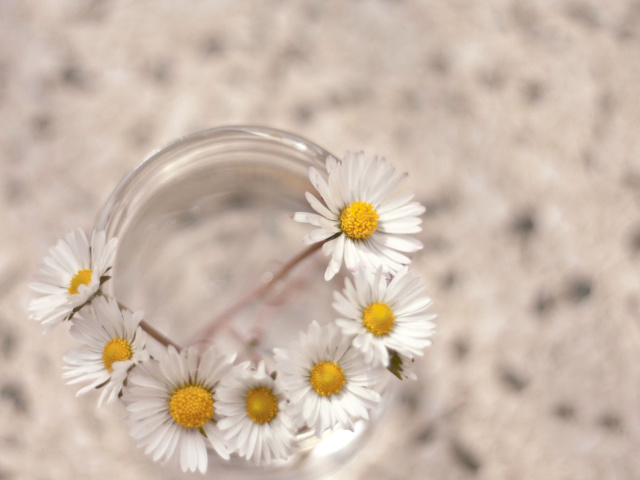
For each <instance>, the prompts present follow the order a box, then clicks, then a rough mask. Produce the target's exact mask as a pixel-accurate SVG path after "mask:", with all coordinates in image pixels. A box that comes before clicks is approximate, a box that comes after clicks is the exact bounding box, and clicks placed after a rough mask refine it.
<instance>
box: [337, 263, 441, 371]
mask: <svg viewBox="0 0 640 480" xmlns="http://www.w3.org/2000/svg"><path fill="white" fill-rule="evenodd" d="M354 281H355V285H354V283H352V282H351V280H350V279H349V278H347V279H346V281H345V289H344V290H343V292H342V293H339V292H334V293H333V297H334V300H335V301H334V303H333V308H335V309H336V310H337V311H338V312H339V313H340V314H342V315H344V318H339V319H337V320H336V323H337V324H338V326H339V327H340V328H341V329H342V331H343V332H344V333H345V334H346V335H354V336H355V338H354V339H353V345H354V346H355V347H356V348H359V349H360V350H362V351H363V352H364V354H365V357H366V360H367V362H371V361H379V362H382V363H383V364H384V365H385V366H387V365H389V352H390V351H392V352H397V353H398V354H399V355H400V356H401V357H407V359H408V360H412V359H413V358H414V357H415V356H419V355H422V354H423V352H424V349H425V348H426V347H427V346H428V345H430V344H431V340H430V339H429V337H431V336H432V335H433V334H434V332H435V325H434V324H433V322H432V320H433V319H434V318H435V317H436V315H435V314H433V313H426V312H425V310H426V309H427V308H428V307H429V306H430V305H431V298H429V297H428V296H426V295H425V294H424V290H425V287H424V285H423V284H422V283H421V282H420V279H419V278H418V276H417V275H416V274H415V273H414V272H413V271H412V270H408V269H407V267H404V268H403V269H401V270H400V271H399V272H398V273H397V275H396V276H395V277H393V279H391V281H390V282H388V281H387V279H385V278H384V277H383V275H382V272H381V271H380V270H378V271H377V272H376V274H375V275H371V274H368V273H366V272H364V271H362V270H358V271H357V272H356V274H355V275H354ZM403 363H404V362H403Z"/></svg>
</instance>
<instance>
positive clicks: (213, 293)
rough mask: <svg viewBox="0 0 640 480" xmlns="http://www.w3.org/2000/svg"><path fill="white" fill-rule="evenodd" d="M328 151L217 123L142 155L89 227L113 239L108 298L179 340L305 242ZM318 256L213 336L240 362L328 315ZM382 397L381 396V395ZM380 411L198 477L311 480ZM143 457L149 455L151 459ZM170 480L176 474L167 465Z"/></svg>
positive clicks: (337, 460) (213, 460)
mask: <svg viewBox="0 0 640 480" xmlns="http://www.w3.org/2000/svg"><path fill="white" fill-rule="evenodd" d="M328 155H329V152H327V151H326V150H324V149H323V148H321V147H319V146H317V145H315V144H313V143H311V142H309V141H307V140H305V139H303V138H300V137H297V136H295V135H292V134H289V133H286V132H282V131H278V130H274V129H270V128H263V127H251V126H241V127H221V128H214V129H211V130H206V131H202V132H198V133H195V134H193V135H189V136H186V137H183V138H181V139H179V140H177V141H175V142H173V143H170V144H168V145H166V146H164V147H162V148H160V149H158V150H156V151H155V152H153V153H152V154H151V155H149V157H147V158H146V159H145V160H144V161H143V162H142V163H141V164H140V165H139V166H138V167H137V168H136V169H135V170H134V171H133V172H131V174H129V175H128V176H127V177H126V178H125V179H124V180H123V181H122V182H121V183H120V185H119V186H118V187H117V188H116V190H115V191H114V192H113V194H112V195H111V197H110V198H109V200H108V201H107V204H106V205H105V207H104V209H103V211H102V213H101V214H100V217H99V220H98V223H97V226H96V228H97V229H102V230H106V232H107V237H108V238H110V237H114V236H115V237H118V239H119V246H118V253H117V257H116V260H115V264H114V268H113V278H112V280H111V281H110V282H108V283H107V284H106V285H105V287H106V288H105V289H106V293H107V294H108V295H113V296H115V297H116V298H117V299H118V301H119V302H121V303H122V304H124V305H126V306H127V307H129V308H130V309H133V310H143V311H144V312H145V320H146V321H147V322H149V323H150V324H151V325H153V326H154V327H155V328H157V329H158V330H160V331H161V332H162V333H163V334H165V335H166V336H168V337H169V338H170V339H172V340H173V341H174V342H176V343H178V344H179V345H181V346H188V345H189V344H193V343H194V341H196V340H198V338H197V332H199V331H201V330H202V329H203V328H205V327H206V325H209V324H210V322H211V321H212V319H214V318H216V316H217V315H218V314H219V313H220V312H222V311H224V310H225V309H227V308H229V307H231V306H232V305H234V303H235V302H237V301H238V299H240V298H243V297H244V296H246V294H247V292H249V291H252V290H253V289H255V288H257V287H259V286H260V285H264V284H265V283H266V282H269V281H270V280H271V278H273V275H274V274H275V273H276V272H277V271H278V270H279V268H280V267H281V266H282V265H284V264H285V262H287V261H288V260H290V259H291V258H292V257H293V256H295V255H296V254H297V253H299V252H301V251H302V250H304V249H305V246H304V245H303V243H302V238H303V236H304V235H305V234H306V233H308V232H309V230H310V226H309V225H304V224H298V223H297V222H294V221H293V220H292V219H291V216H292V214H293V213H294V212H296V211H309V209H310V207H309V205H308V203H307V202H306V200H305V196H304V194H305V192H306V191H313V187H312V186H311V183H310V181H309V179H308V169H309V167H310V166H315V167H317V168H318V170H319V171H324V161H325V159H326V157H327V156H328ZM327 262H328V260H327V259H326V258H325V257H324V256H323V254H322V253H321V252H316V253H315V254H314V255H312V256H310V257H309V258H307V259H305V260H304V261H303V262H301V263H300V264H299V265H298V266H297V267H296V268H295V269H294V270H293V271H292V272H290V274H289V275H288V276H287V277H286V278H285V279H283V280H282V281H280V282H278V283H277V284H276V285H274V288H272V289H271V290H270V291H269V293H268V294H267V295H266V296H265V297H264V298H262V299H261V300H259V301H255V302H250V303H249V304H248V305H247V306H246V307H245V308H243V309H241V310H239V311H238V312H237V313H236V314H235V315H233V317H232V318H231V319H230V320H229V321H228V322H227V323H226V324H225V325H224V328H220V329H219V330H217V332H216V334H215V336H214V337H213V338H212V342H213V343H214V344H216V345H217V347H218V348H219V349H220V350H222V351H227V352H228V351H235V352H238V354H239V358H240V359H253V360H255V359H256V358H264V359H265V360H266V361H267V365H269V358H271V356H272V354H271V352H272V348H273V347H276V346H280V347H286V346H287V345H288V344H289V342H291V341H292V340H295V339H297V337H298V332H299V331H300V330H305V331H306V329H307V327H308V324H309V323H310V322H311V321H312V320H317V321H319V322H320V323H326V322H329V321H331V320H332V319H333V318H334V314H333V311H332V307H331V302H332V297H331V295H332V292H333V290H335V289H339V288H342V285H343V282H342V279H341V278H339V277H337V278H336V279H334V280H333V281H332V282H325V281H324V279H323V273H324V269H325V268H326V265H327ZM387 397H389V395H387ZM384 403H385V402H383V406H382V407H381V408H380V409H379V411H377V412H373V416H372V419H371V420H370V421H368V422H359V423H358V425H357V428H356V431H355V432H346V431H338V432H334V433H332V434H330V435H328V436H325V438H323V439H322V440H317V439H315V438H314V437H313V435H312V434H311V433H310V432H301V433H300V435H299V438H298V440H299V444H300V447H299V448H298V451H297V453H296V454H295V455H294V456H293V458H292V459H291V460H290V461H288V462H286V463H283V464H278V465H273V466H270V467H260V468H258V467H255V466H253V465H252V464H251V463H249V462H245V461H243V460H240V459H237V460H233V459H232V461H230V462H225V461H222V460H220V459H219V458H218V457H217V456H216V455H215V454H214V453H212V454H211V455H210V458H209V469H208V473H207V475H208V476H211V477H215V478H221V479H232V478H243V479H249V478H262V479H275V478H291V479H293V478H319V477H322V476H324V475H326V474H329V473H331V472H332V471H334V470H335V469H336V468H338V467H339V466H341V465H343V464H344V463H345V462H346V461H347V460H348V459H350V458H351V457H353V455H354V454H355V453H356V452H357V451H358V450H359V449H360V448H361V447H362V445H363V444H364V442H365V441H366V439H367V438H368V437H370V436H371V433H372V431H373V430H374V429H375V428H376V426H377V424H378V423H379V417H380V415H381V412H382V411H383V409H384ZM149 461H151V460H149ZM168 475H169V477H170V478H178V477H180V476H181V475H180V473H179V472H176V471H172V470H171V471H168Z"/></svg>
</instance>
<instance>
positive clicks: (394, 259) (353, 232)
mask: <svg viewBox="0 0 640 480" xmlns="http://www.w3.org/2000/svg"><path fill="white" fill-rule="evenodd" d="M326 168H327V174H328V177H327V180H325V179H324V178H323V177H322V175H320V173H318V171H317V170H316V169H315V168H313V167H311V168H309V179H310V180H311V183H312V184H313V186H314V187H315V188H316V190H317V191H318V193H319V194H320V196H321V198H322V200H323V201H324V203H322V202H321V201H320V200H318V199H317V198H316V197H315V196H314V195H312V194H311V193H309V192H307V193H306V197H307V200H308V201H309V204H310V205H311V207H312V208H313V209H314V210H315V211H316V212H317V213H304V212H298V213H296V214H295V215H294V216H293V219H294V220H296V221H298V222H305V223H310V224H311V225H314V226H316V227H318V228H317V229H315V230H313V231H312V232H311V233H309V234H308V235H307V236H306V237H305V239H304V241H305V243H307V244H312V243H317V242H325V241H326V243H325V244H324V245H323V247H322V249H323V251H324V253H325V255H327V256H329V255H330V256H331V260H330V261H329V266H328V267H327V270H326V271H325V276H324V277H325V280H330V279H331V278H333V276H334V275H335V274H336V273H338V271H339V270H340V267H341V265H342V263H343V260H344V264H345V266H346V267H347V269H349V270H350V271H355V270H356V268H357V267H359V266H364V267H365V268H367V269H369V270H373V271H374V270H376V269H377V268H379V267H380V268H382V269H383V271H384V272H385V273H387V272H390V273H395V272H397V271H398V270H399V269H400V268H401V267H402V266H403V265H406V264H408V263H410V262H411V259H410V258H409V257H408V256H407V255H406V254H407V253H412V252H415V251H416V250H419V249H421V248H422V243H420V242H419V241H418V240H416V239H414V238H412V237H410V236H408V235H407V234H410V233H417V232H419V231H421V227H420V223H421V222H422V220H421V219H420V218H418V215H421V214H422V213H423V212H424V210H425V208H424V207H423V206H422V205H420V204H419V203H417V202H411V199H412V198H413V193H403V194H400V195H395V196H394V195H393V193H394V191H395V189H396V188H397V187H398V185H399V184H400V183H401V182H402V181H403V180H404V179H405V178H406V174H403V175H395V169H394V168H393V167H392V166H391V165H389V164H388V163H387V162H386V161H385V160H384V158H379V157H373V158H365V156H364V153H362V152H360V153H356V154H349V153H347V154H346V155H345V157H344V160H343V161H342V162H340V161H338V160H336V159H335V158H333V157H331V156H330V157H327V162H326ZM332 237H335V238H332Z"/></svg>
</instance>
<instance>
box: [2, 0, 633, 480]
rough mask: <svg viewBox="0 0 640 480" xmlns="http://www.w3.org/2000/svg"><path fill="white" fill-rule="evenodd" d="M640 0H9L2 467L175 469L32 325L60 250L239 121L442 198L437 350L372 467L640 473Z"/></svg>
mask: <svg viewBox="0 0 640 480" xmlns="http://www.w3.org/2000/svg"><path fill="white" fill-rule="evenodd" d="M639 78H640V2H638V1H631V0H628V1H623V0H621V1H615V0H614V1H607V2H605V1H602V2H597V1H593V2H578V1H564V0H563V1H548V2H523V1H520V0H511V1H507V0H504V1H493V2H475V1H472V0H468V1H465V0H457V1H451V2H426V1H425V2H419V1H416V2H409V1H399V2H391V1H386V2H384V1H363V2H338V1H331V2H293V1H265V2H231V1H188V2H169V1H142V2H129V1H124V0H122V1H114V2H102V1H93V2H78V1H71V0H69V1H50V2H49V1H40V2H36V1H27V2H24V1H18V0H15V1H12V0H0V152H1V153H0V225H2V227H1V231H2V234H1V235H0V359H1V361H0V478H1V479H9V480H13V479H29V480H31V479H33V480H40V479H42V480H44V479H53V480H56V479H76V478H77V479H85V478H91V479H96V480H97V479H113V478H121V479H128V478H137V479H147V478H157V477H156V476H157V474H158V467H156V466H155V465H152V463H151V462H150V461H149V460H148V459H147V458H146V457H144V455H143V454H142V453H141V452H139V451H138V450H135V448H134V445H133V441H132V440H130V439H129V437H128V435H127V432H126V428H125V426H124V424H123V423H122V422H121V420H120V417H121V416H122V411H121V409H119V408H113V409H102V410H100V411H97V410H96V409H95V401H96V399H95V398H94V397H88V398H81V399H75V398H74V395H75V390H76V389H75V388H74V387H70V386H65V385H64V383H63V382H62V380H61V379H60V374H61V363H62V360H61V357H62V355H63V354H64V352H65V351H67V350H68V349H69V348H71V346H72V341H71V340H70V339H69V337H68V336H67V335H66V334H65V332H63V331H62V330H55V331H54V332H52V333H51V334H49V335H47V336H43V335H41V333H40V327H39V326H38V325H37V324H35V323H34V322H31V321H29V320H28V319H27V314H26V311H25V307H26V304H27V301H28V296H27V291H26V288H25V286H26V283H27V282H28V281H29V279H30V276H31V275H32V274H33V273H34V272H35V269H36V265H37V263H38V261H39V260H40V258H41V257H42V256H43V255H44V253H45V252H46V248H47V247H48V246H49V245H50V244H51V243H53V242H54V241H55V240H56V239H57V238H58V237H60V236H61V235H63V234H64V233H65V232H67V231H68V230H70V229H71V228H73V227H76V226H81V227H83V228H86V229H90V228H91V226H92V225H93V223H94V221H95V218H96V215H97V213H98V212H99V210H100V208H101V205H102V204H103V202H104V201H105V200H106V198H107V197H108V195H109V193H110V192H111V190H112V189H113V188H114V187H115V185H116V184H117V183H118V181H119V180H120V179H121V178H122V177H123V176H124V175H125V174H126V173H127V172H128V171H130V170H131V168H133V166H134V165H136V164H137V163H138V162H139V161H140V160H141V159H142V158H143V157H144V156H145V154H146V153H148V152H149V151H151V150H152V149H153V148H155V147H157V146H160V145H162V144H164V143H165V142H167V141H170V140H172V139H174V138H177V137H179V136H181V135H183V134H187V133H190V132H194V131H197V130H200V129H204V128H208V127H213V126H218V125H229V124H242V123H249V124H262V125H268V126H272V127H276V128H282V129H285V130H289V131H292V132H296V133H298V134H300V135H302V136H305V137H307V138H310V139H311V140H313V141H315V142H316V143H318V144H320V145H322V146H324V147H325V148H327V149H328V150H330V151H334V152H343V151H344V150H347V149H351V150H354V149H365V150H366V151H368V152H372V153H373V152H377V153H380V154H383V155H385V156H387V158H389V159H390V160H392V161H393V162H395V163H396V164H397V165H398V166H399V167H400V168H401V169H404V170H408V171H410V172H411V176H410V178H409V181H408V183H409V184H410V187H411V188H413V189H415V190H417V191H418V197H419V199H420V200H421V201H422V202H424V203H425V204H426V205H428V207H429V211H428V212H427V214H426V215H425V222H424V231H423V232H422V234H421V235H420V238H421V240H422V241H423V242H424V243H425V249H424V250H423V251H422V252H421V253H420V254H419V255H418V256H417V257H416V262H415V264H416V265H417V268H419V269H420V271H421V274H422V276H423V278H424V279H425V280H426V281H427V283H428V284H429V286H430V290H431V292H432V295H433V297H434V300H435V309H436V310H437V311H438V312H439V315H440V316H439V333H438V336H437V339H436V343H435V345H434V346H433V348H432V349H431V350H430V351H429V352H428V355H427V356H426V358H425V359H424V361H423V362H421V364H420V366H421V372H420V375H421V381H420V382H418V383H415V384H413V385H410V386H409V388H408V389H407V390H406V391H405V392H404V394H403V396H402V399H401V401H400V402H398V404H397V405H396V407H395V409H394V411H393V412H392V419H391V420H392V425H391V427H390V433H389V434H388V435H386V436H385V437H384V438H379V439H375V440H376V441H374V442H373V443H371V444H370V446H369V447H368V448H367V451H366V452H365V454H364V455H363V457H362V458H361V459H360V462H359V463H358V464H357V466H354V467H352V470H350V473H349V476H350V478H358V479H365V478H366V479H381V480H382V479H389V478H402V479H405V478H406V479H422V478H427V479H430V480H431V479H445V478H446V479H448V480H454V479H474V478H478V479H491V480H502V479H504V480H532V479H540V480H556V479H557V480H559V479H580V480H590V479H637V478H640V455H638V451H639V450H640V395H639V392H640V388H639V387H640V320H639V318H640V268H639V267H640V209H639V204H640V135H639V130H640V81H639V80H638V79H639Z"/></svg>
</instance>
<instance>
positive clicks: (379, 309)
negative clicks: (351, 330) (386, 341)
mask: <svg viewBox="0 0 640 480" xmlns="http://www.w3.org/2000/svg"><path fill="white" fill-rule="evenodd" d="M394 320H395V317H394V316H393V312H392V311H391V309H390V308H389V305H387V304H386V303H381V302H376V303H372V304H371V305H369V306H368V307H367V308H365V309H364V313H363V315H362V323H364V326H365V327H366V328H367V330H369V331H370V332H371V333H373V334H374V335H376V336H378V337H380V336H382V335H386V334H387V333H389V332H390V331H391V329H392V328H393V322H394Z"/></svg>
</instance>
